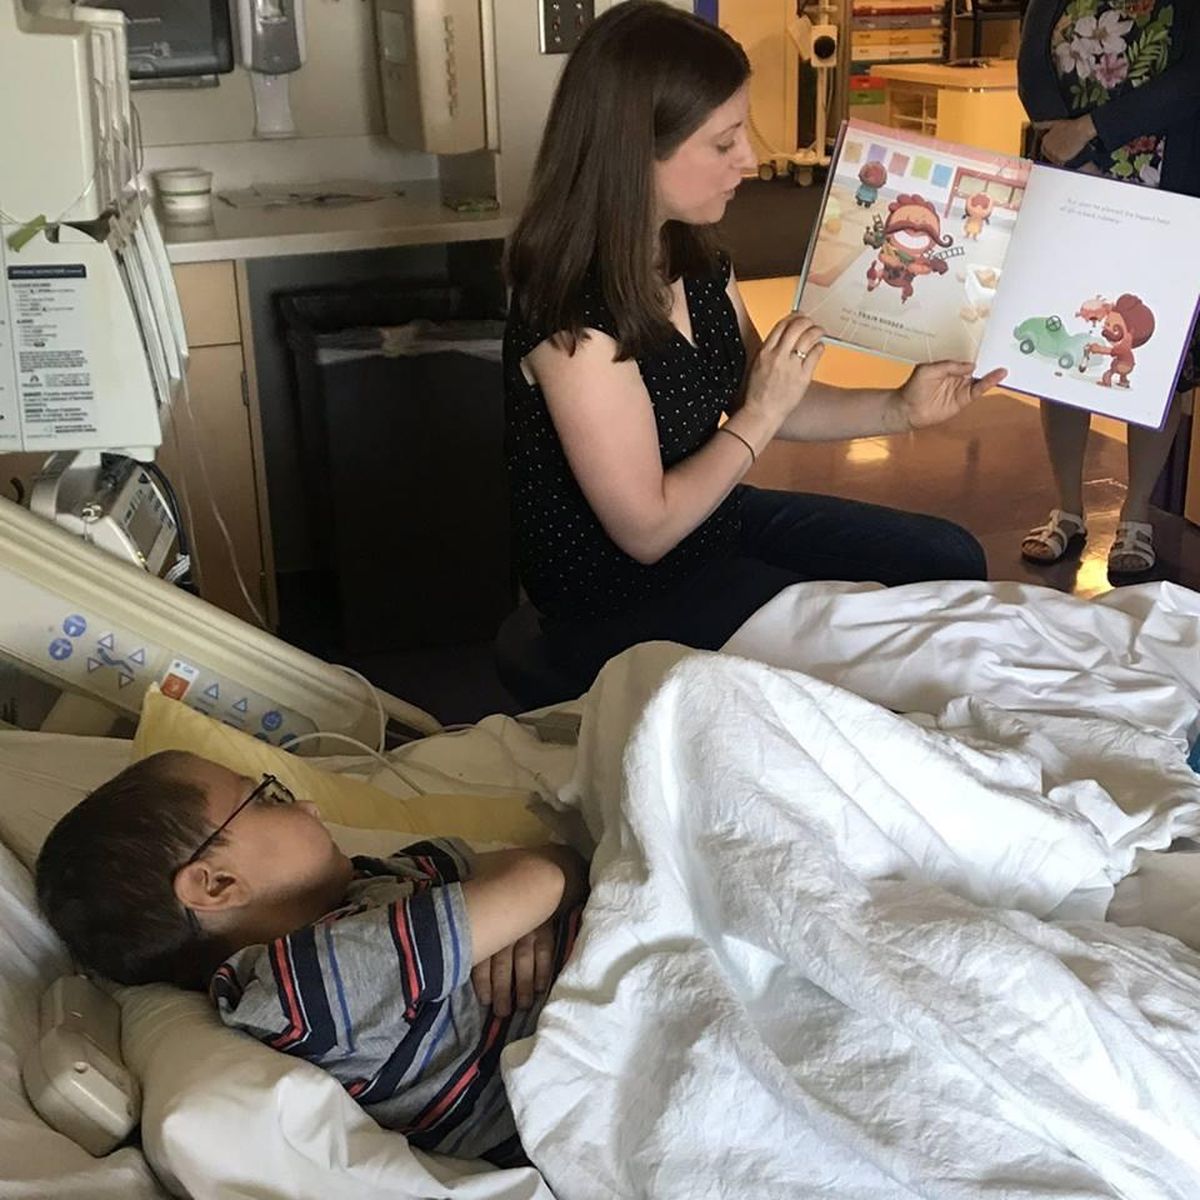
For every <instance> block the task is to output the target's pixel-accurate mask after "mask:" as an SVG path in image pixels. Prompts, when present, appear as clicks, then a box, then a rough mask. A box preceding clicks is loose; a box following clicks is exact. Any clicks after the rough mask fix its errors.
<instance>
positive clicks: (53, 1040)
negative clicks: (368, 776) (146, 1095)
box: [21, 975, 141, 1158]
mask: <svg viewBox="0 0 1200 1200" xmlns="http://www.w3.org/2000/svg"><path fill="white" fill-rule="evenodd" d="M21 1079H22V1082H23V1083H24V1084H25V1091H26V1093H27V1094H28V1096H29V1101H30V1103H31V1104H32V1105H33V1107H34V1108H35V1109H37V1111H38V1114H39V1115H40V1116H41V1118H42V1120H44V1121H45V1122H46V1124H47V1125H49V1126H51V1128H53V1129H57V1130H58V1132H59V1133H61V1134H65V1135H66V1136H67V1137H69V1138H70V1139H71V1141H73V1142H75V1143H76V1145H79V1146H82V1147H83V1149H85V1150H86V1151H87V1152H88V1153H89V1154H94V1155H95V1156H96V1157H97V1158H99V1157H100V1156H101V1155H104V1154H108V1153H109V1152H110V1151H111V1150H115V1149H116V1148H117V1146H119V1145H120V1144H121V1143H122V1142H123V1141H124V1140H125V1139H126V1138H127V1137H128V1136H129V1134H130V1133H131V1132H132V1131H133V1129H134V1127H135V1126H136V1125H137V1123H138V1118H139V1117H140V1115H141V1095H140V1093H139V1090H138V1086H137V1081H136V1080H135V1079H134V1077H133V1076H132V1075H131V1074H130V1072H129V1069H128V1068H127V1067H126V1066H125V1064H124V1062H123V1061H122V1059H121V1009H120V1007H119V1005H118V1004H117V1002H116V1001H115V1000H114V999H113V998H112V997H111V996H109V995H108V994H107V993H106V992H103V991H101V990H100V988H98V987H97V986H96V985H95V984H94V983H92V982H91V980H89V979H87V978H85V977H84V976H82V975H64V976H63V977H62V978H61V979H56V980H55V981H54V983H53V984H51V986H50V987H49V988H48V989H47V990H46V993H45V995H44V996H43V997H42V1011H41V1036H40V1038H39V1039H38V1041H37V1042H36V1043H35V1044H34V1045H33V1046H31V1047H30V1048H29V1050H28V1051H27V1052H26V1054H25V1057H24V1058H23V1059H22V1060H21Z"/></svg>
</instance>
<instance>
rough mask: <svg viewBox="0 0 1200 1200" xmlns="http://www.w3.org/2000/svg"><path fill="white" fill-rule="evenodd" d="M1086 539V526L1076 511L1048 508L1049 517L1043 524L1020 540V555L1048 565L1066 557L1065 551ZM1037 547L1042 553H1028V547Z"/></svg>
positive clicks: (1077, 545) (1038, 563) (1028, 560)
mask: <svg viewBox="0 0 1200 1200" xmlns="http://www.w3.org/2000/svg"><path fill="white" fill-rule="evenodd" d="M1086 541H1087V526H1086V525H1085V524H1084V523H1083V517H1081V516H1080V515H1079V514H1078V513H1069V512H1063V511H1062V509H1061V508H1052V509H1051V510H1050V519H1049V520H1048V521H1047V522H1046V524H1045V525H1038V526H1035V527H1034V528H1033V529H1031V530H1030V531H1029V532H1028V533H1027V534H1026V535H1025V539H1024V541H1022V542H1021V557H1022V558H1023V559H1025V560H1026V562H1031V563H1037V565H1038V566H1039V567H1048V566H1050V565H1051V564H1052V563H1056V562H1060V561H1061V560H1062V559H1063V558H1065V557H1066V555H1067V551H1068V550H1072V549H1076V548H1078V547H1080V546H1082V545H1083V543H1084V542H1086ZM1031 546H1034V547H1037V548H1038V549H1039V550H1041V551H1042V553H1040V554H1039V553H1032V554H1031V553H1030V552H1029V549H1028V547H1031Z"/></svg>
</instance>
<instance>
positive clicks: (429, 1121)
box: [403, 1017, 505, 1133]
mask: <svg viewBox="0 0 1200 1200" xmlns="http://www.w3.org/2000/svg"><path fill="white" fill-rule="evenodd" d="M504 1024H505V1022H504V1021H502V1020H501V1019H500V1018H499V1017H493V1018H492V1019H491V1021H490V1022H489V1023H488V1027H487V1030H486V1032H485V1034H484V1038H483V1043H482V1044H481V1045H480V1047H479V1048H478V1050H476V1052H475V1057H474V1058H473V1059H472V1060H471V1061H470V1063H466V1064H464V1070H463V1073H462V1074H461V1075H460V1076H459V1077H458V1079H457V1080H456V1081H455V1083H454V1086H453V1087H452V1088H451V1089H450V1090H449V1091H448V1092H446V1093H445V1095H443V1096H442V1097H441V1098H440V1099H439V1100H437V1101H435V1102H434V1103H433V1104H432V1105H431V1106H430V1107H429V1108H427V1109H425V1111H424V1112H423V1113H420V1114H419V1115H418V1116H417V1118H416V1120H415V1121H413V1122H412V1124H410V1125H409V1126H408V1127H407V1128H405V1129H404V1130H403V1132H404V1133H418V1132H420V1131H422V1130H425V1129H428V1128H429V1127H430V1126H431V1125H433V1124H436V1122H438V1121H439V1120H441V1118H442V1117H444V1116H445V1115H446V1113H447V1112H448V1111H449V1110H450V1109H451V1108H453V1107H454V1105H455V1104H456V1103H457V1102H458V1100H459V1098H460V1097H461V1096H462V1094H463V1092H465V1091H466V1090H467V1088H468V1087H470V1086H471V1084H472V1083H474V1082H475V1080H476V1079H477V1078H478V1077H479V1060H480V1059H481V1058H483V1056H484V1055H485V1054H487V1052H488V1051H489V1050H490V1049H491V1048H492V1047H493V1046H494V1045H495V1044H496V1039H497V1038H498V1037H499V1036H500V1030H501V1029H502V1028H503V1027H504Z"/></svg>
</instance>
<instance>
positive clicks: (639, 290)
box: [504, 0, 1002, 690]
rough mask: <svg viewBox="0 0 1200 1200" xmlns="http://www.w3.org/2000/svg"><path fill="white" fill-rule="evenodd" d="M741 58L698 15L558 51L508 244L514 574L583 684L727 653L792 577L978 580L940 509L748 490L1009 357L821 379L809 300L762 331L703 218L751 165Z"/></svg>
mask: <svg viewBox="0 0 1200 1200" xmlns="http://www.w3.org/2000/svg"><path fill="white" fill-rule="evenodd" d="M748 75H749V66H748V63H747V60H746V57H745V55H744V53H743V52H742V50H741V48H740V47H739V46H738V45H737V43H736V42H734V41H733V40H732V39H731V38H730V37H729V36H728V35H727V34H725V33H723V32H722V31H720V30H719V29H717V28H715V27H714V26H712V25H710V24H707V23H706V22H704V21H702V20H700V19H698V18H696V17H693V16H691V15H690V14H685V13H682V12H680V11H679V10H677V9H674V8H671V7H669V6H667V5H665V4H661V3H655V2H653V0H630V2H629V3H625V4H621V5H618V6H617V7H615V8H613V9H611V10H609V11H608V12H607V13H605V14H604V15H603V16H602V17H600V18H599V19H598V20H597V21H596V22H595V23H594V24H593V25H592V26H591V27H590V28H589V29H588V30H587V32H586V33H585V34H584V36H583V38H582V40H581V42H580V44H579V46H578V48H577V49H576V50H575V52H574V53H573V55H572V56H571V58H570V60H569V61H568V62H567V64H566V67H565V70H564V73H563V76H562V80H561V82H560V84H559V88H558V91H557V94H556V95H555V98H554V103H553V105H552V108H551V111H550V115H549V119H548V122H547V126H546V130H545V135H544V138H543V142H542V146H541V150H540V153H539V156H538V160H537V164H536V168H535V171H534V177H533V182H532V190H531V196H530V200H529V203H528V206H527V208H526V210H525V212H524V214H523V216H522V218H521V220H520V222H519V224H518V226H517V229H516V231H515V232H514V234H513V236H512V239H511V241H510V243H509V247H508V256H507V272H508V279H509V282H510V284H511V287H512V301H511V310H510V317H509V323H508V329H507V332H506V336H505V345H504V370H505V390H506V413H507V422H508V435H507V436H508V447H507V452H508V462H509V478H510V482H511V492H512V503H513V517H514V525H515V541H516V551H517V560H518V567H519V570H520V573H521V577H522V582H523V584H524V586H525V589H526V591H527V593H528V595H529V597H530V599H531V600H532V601H533V603H534V605H535V606H536V607H537V609H538V610H539V612H540V614H541V618H542V627H543V630H544V631H545V634H546V638H547V641H548V643H549V648H550V653H551V655H552V657H553V658H554V660H555V662H556V665H557V666H558V667H559V668H560V670H562V671H563V672H565V673H568V674H570V675H571V677H572V679H573V680H574V681H575V683H576V685H577V687H578V689H579V690H582V689H583V688H585V687H586V686H587V685H588V684H589V683H590V681H591V679H592V678H593V676H594V674H595V672H596V671H597V670H598V669H599V667H600V666H601V665H602V664H603V663H604V662H605V660H606V659H608V658H609V657H611V656H612V655H613V654H615V653H617V652H619V651H620V650H623V649H625V648H626V647H628V646H630V645H633V644H634V643H636V642H640V641H645V640H649V639H654V638H666V639H671V640H675V641H679V642H683V643H685V644H689V645H692V646H696V647H701V648H710V649H712V648H716V647H719V646H720V645H722V644H723V643H724V642H725V641H726V640H727V639H728V637H729V636H730V635H731V634H732V633H733V632H734V631H735V630H736V629H737V628H738V626H739V625H740V624H741V623H742V622H743V621H744V620H745V619H746V618H747V617H749V616H750V615H751V613H753V612H754V611H755V610H756V609H757V608H759V607H760V606H761V605H762V604H764V603H765V602H766V601H767V600H769V599H771V598H772V597H773V596H774V595H775V594H776V593H777V592H779V591H780V590H781V589H783V588H784V587H786V586H788V585H789V584H792V583H795V582H797V581H799V580H806V579H842V580H875V581H879V582H882V583H886V584H898V583H907V582H911V581H916V580H924V579H963V578H967V579H978V578H983V577H984V576H985V574H986V562H985V559H984V555H983V552H982V550H981V548H980V546H979V544H978V543H977V542H976V540H975V539H974V538H973V537H972V536H971V535H970V534H969V533H967V532H966V531H965V530H964V529H961V528H959V527H958V526H957V525H954V524H951V523H950V522H947V521H942V520H938V519H935V518H932V517H926V516H918V515H915V514H910V513H903V512H898V511H895V510H893V509H888V508H881V507H878V506H874V505H867V504H860V503H854V502H851V501H848V500H841V499H837V498H833V497H826V496H814V495H804V494H796V493H790V492H770V491H764V490H760V489H757V488H752V487H747V486H745V485H743V484H742V483H741V480H742V477H743V476H744V475H745V474H746V472H747V470H748V469H749V468H750V466H751V465H752V464H753V463H754V461H755V459H756V458H757V456H758V455H759V454H760V453H761V452H762V451H763V449H764V448H765V447H766V446H767V444H768V443H769V442H770V441H771V439H772V438H774V437H783V438H789V439H799V440H830V439H841V438H854V437H862V436H873V435H879V434H886V433H896V432H903V431H906V430H911V429H919V428H922V427H924V426H928V425H934V424H936V423H938V422H940V421H944V420H946V419H947V418H949V417H952V416H954V415H955V414H956V413H958V412H959V411H960V410H961V409H962V408H964V407H965V406H966V405H967V404H968V403H970V401H971V400H972V399H974V398H975V397H976V396H978V395H979V394H981V393H982V392H984V391H986V390H987V389H988V388H989V387H990V386H992V385H993V384H994V383H995V382H997V381H998V379H999V378H1000V375H1001V374H1002V373H1000V372H994V373H993V374H991V375H989V376H985V377H984V378H983V379H980V380H975V379H972V377H971V367H970V365H969V364H966V363H933V364H928V365H926V366H923V367H920V368H918V369H917V370H916V371H914V373H913V375H912V377H911V378H910V380H909V381H908V383H907V384H905V386H904V387H902V388H900V389H898V390H896V391H885V390H877V391H870V390H857V389H840V388H835V387H832V386H830V385H828V384H825V383H818V382H815V381H814V379H813V373H814V370H815V368H816V366H817V364H818V363H819V362H820V359H821V353H822V343H821V338H822V331H821V329H820V328H818V327H817V326H816V325H815V324H814V323H813V322H812V321H810V320H808V319H807V318H806V317H804V316H803V315H799V314H793V315H791V316H788V317H785V318H784V319H783V320H781V321H780V322H779V323H778V324H777V325H776V326H775V328H774V329H772V330H771V331H770V333H768V334H767V336H766V338H765V339H761V340H760V338H759V336H758V334H757V333H756V332H755V329H754V327H753V325H752V324H751V322H750V320H749V318H748V317H747V315H746V309H745V306H744V305H743V303H742V299H741V296H740V295H739V293H738V287H737V282H736V280H735V279H734V277H733V273H732V270H731V268H730V263H729V260H728V258H726V257H725V256H724V255H723V254H720V253H717V252H716V251H715V250H714V249H713V248H712V244H711V240H710V234H709V227H710V226H711V225H713V224H714V223H715V222H716V221H718V220H720V218H721V216H722V214H723V213H724V211H725V206H726V204H727V203H728V202H729V200H730V198H731V197H732V195H733V191H734V189H735V188H736V187H737V185H738V183H739V182H740V181H741V177H742V173H743V171H745V170H747V169H748V168H752V167H753V166H754V164H755V158H754V155H753V153H752V151H751V148H750V145H749V141H748V131H747V123H748V88H747V79H748ZM726 416H727V417H728V420H726V421H725V422H724V423H723V424H722V420H723V418H725V417H726Z"/></svg>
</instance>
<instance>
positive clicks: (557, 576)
mask: <svg viewBox="0 0 1200 1200" xmlns="http://www.w3.org/2000/svg"><path fill="white" fill-rule="evenodd" d="M729 271H730V264H729V259H728V258H727V257H726V256H725V255H723V254H722V255H721V256H720V259H719V262H718V264H717V267H716V269H715V270H714V271H713V273H712V274H710V275H706V276H688V277H685V278H684V292H685V295H686V296H687V304H688V312H689V313H690V314H691V318H692V336H693V342H689V341H688V340H687V339H686V338H685V337H684V336H683V334H682V333H679V332H678V331H677V332H676V333H675V336H674V337H673V338H672V339H671V340H670V341H669V342H667V343H666V344H664V345H663V346H662V347H661V348H659V349H657V350H656V351H655V352H653V353H651V354H647V355H645V356H643V357H641V358H639V359H638V360H637V365H638V370H639V371H640V372H641V375H642V379H643V381H644V382H645V384H646V390H647V392H648V393H649V394H650V402H651V404H652V405H653V407H654V419H655V422H656V424H657V426H658V445H659V451H660V453H661V454H662V462H663V467H664V468H667V467H671V466H673V465H674V464H675V463H677V462H679V461H680V460H682V459H685V458H687V456H688V455H689V454H693V453H694V452H695V451H696V450H698V449H699V448H700V447H701V446H703V445H704V444H705V443H706V442H707V441H708V440H709V438H711V437H712V435H713V433H714V432H715V430H716V428H717V424H718V422H719V420H720V417H721V414H722V413H723V412H725V411H726V410H727V409H728V408H729V406H730V405H731V404H732V403H733V401H734V399H735V397H736V396H737V393H738V390H739V389H740V387H741V383H742V376H743V374H744V371H745V365H746V351H745V347H744V346H743V345H742V339H741V335H740V333H739V331H738V323H737V315H736V313H735V312H734V309H733V305H732V304H731V303H730V300H729V296H728V294H727V292H726V288H727V286H728V283H729ZM585 299H586V306H585V312H586V320H585V325H586V326H587V327H588V328H592V329H596V330H599V331H600V332H601V333H605V334H608V335H609V336H610V337H615V336H616V325H615V322H614V321H613V318H612V314H611V313H610V312H609V310H608V308H607V306H606V305H605V303H604V300H603V298H602V297H601V295H600V290H599V287H598V286H596V285H595V284H592V285H590V286H589V287H588V290H587V293H586V297H585ZM552 332H554V331H553V330H551V331H546V330H535V329H532V328H530V327H529V326H527V325H526V324H525V323H524V322H523V321H522V319H521V316H520V312H519V305H518V303H517V300H516V298H514V302H513V304H512V306H511V311H510V314H509V319H508V326H507V329H506V331H505V336H504V388H505V417H506V454H507V459H508V476H509V485H510V491H511V497H512V511H513V536H514V542H515V552H516V559H517V569H518V571H519V573H520V577H521V582H522V584H523V585H524V587H525V590H526V592H527V593H528V595H529V598H530V600H532V601H533V603H534V605H535V606H536V607H537V609H538V610H539V611H540V612H541V613H543V614H544V615H546V616H548V617H551V618H554V619H558V620H574V619H584V618H596V617H606V616H614V615H618V614H621V613H626V612H630V611H632V610H634V609H636V608H637V607H638V606H639V605H640V604H642V603H643V602H644V601H646V600H648V599H650V598H651V597H653V596H655V595H657V594H659V593H661V592H664V591H667V590H669V589H670V588H672V587H674V586H676V585H677V584H679V583H681V582H683V581H684V580H685V579H686V578H687V577H688V576H689V575H690V574H692V573H694V572H695V571H696V570H698V569H699V568H700V567H701V566H703V565H704V564H705V563H707V562H709V561H710V560H712V559H713V558H716V557H720V556H724V555H725V554H727V553H730V552H731V549H732V547H733V545H734V543H735V542H736V539H737V535H738V526H739V518H738V494H737V492H736V491H735V492H733V493H731V495H730V496H729V497H728V498H727V499H726V500H725V501H724V502H723V503H722V504H721V505H720V506H719V507H718V508H717V509H716V511H715V512H714V513H713V514H712V515H711V516H710V517H709V518H708V519H707V520H706V521H705V522H704V523H703V524H701V525H700V526H699V527H698V528H697V529H695V530H694V531H693V532H692V533H691V534H689V535H688V536H687V537H686V538H685V539H684V540H683V541H682V542H680V544H679V545H678V546H676V547H675V549H674V550H672V551H670V552H669V553H668V554H667V555H665V556H664V557H663V558H662V559H660V560H659V561H658V562H656V563H652V564H649V565H647V564H644V563H639V562H638V561H637V560H636V559H634V558H631V557H630V556H629V555H628V554H626V553H625V552H624V551H623V550H621V549H620V547H618V546H617V545H616V543H615V542H613V540H612V539H611V538H610V537H609V536H608V534H607V533H605V531H604V527H603V526H602V525H601V524H600V521H599V520H598V518H597V517H596V515H595V513H593V512H592V509H591V507H590V506H589V505H588V502H587V500H586V499H585V498H584V495H583V492H582V491H581V490H580V488H579V485H578V484H577V483H576V482H575V477H574V475H573V474H572V473H571V468H570V466H569V464H568V462H567V458H566V455H565V453H564V452H563V448H562V444H561V442H560V441H559V440H558V434H557V433H556V432H555V429H554V424H553V422H552V421H551V419H550V414H549V411H548V410H547V408H546V401H545V399H544V397H543V396H542V391H541V388H539V387H538V386H537V385H536V384H530V383H529V382H528V381H527V380H526V378H525V375H524V373H523V372H522V370H521V360H522V359H523V358H524V357H525V356H526V355H527V354H529V353H530V351H531V350H533V349H534V348H535V347H536V346H537V345H538V344H539V343H540V342H542V341H543V340H544V339H545V338H546V337H547V336H548V335H549V333H552Z"/></svg>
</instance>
